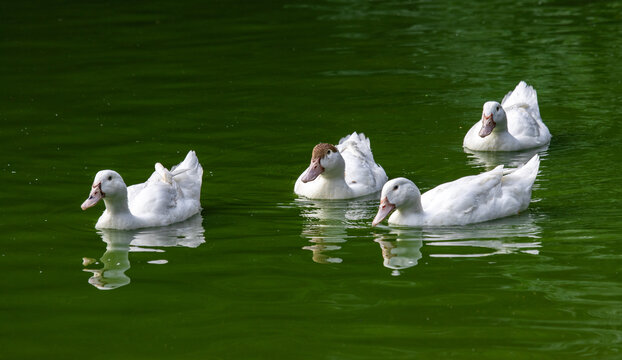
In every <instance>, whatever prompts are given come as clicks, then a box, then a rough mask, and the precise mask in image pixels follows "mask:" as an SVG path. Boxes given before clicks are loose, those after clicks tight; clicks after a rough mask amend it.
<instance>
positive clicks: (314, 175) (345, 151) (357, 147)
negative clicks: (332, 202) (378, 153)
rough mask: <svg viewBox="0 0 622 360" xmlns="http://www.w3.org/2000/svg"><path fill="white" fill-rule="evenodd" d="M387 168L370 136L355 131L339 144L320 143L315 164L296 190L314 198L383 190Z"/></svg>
mask: <svg viewBox="0 0 622 360" xmlns="http://www.w3.org/2000/svg"><path fill="white" fill-rule="evenodd" d="M387 179H388V178H387V174H386V173H385V172H384V169H383V168H382V167H381V166H380V165H378V164H376V163H375V162H374V156H373V155H372V153H371V147H370V145H369V139H368V138H366V137H365V135H364V134H357V133H356V132H353V133H352V135H349V136H346V137H344V138H343V139H341V140H339V144H338V145H337V146H333V145H331V144H325V143H323V144H317V145H316V146H315V147H314V148H313V153H312V155H311V165H309V167H308V168H307V170H305V171H304V172H303V173H302V174H300V176H299V177H298V180H296V184H295V185H294V192H295V193H296V194H298V195H301V196H305V197H307V198H310V199H350V198H355V197H359V196H364V195H367V194H371V193H374V192H377V191H380V189H382V185H384V183H385V182H387Z"/></svg>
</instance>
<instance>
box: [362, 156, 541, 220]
mask: <svg viewBox="0 0 622 360" xmlns="http://www.w3.org/2000/svg"><path fill="white" fill-rule="evenodd" d="M539 166H540V158H539V156H538V155H535V156H534V157H533V158H531V160H529V161H528V162H527V163H526V164H525V165H523V166H522V167H520V168H517V169H515V170H513V171H511V172H510V173H509V174H507V175H504V169H503V165H499V166H497V167H496V168H494V169H493V170H491V171H488V172H484V173H481V174H479V175H472V176H466V177H463V178H460V179H458V180H455V181H452V182H448V183H445V184H442V185H439V186H437V187H435V188H434V189H431V190H429V191H428V192H426V193H424V194H423V195H421V193H420V192H419V189H418V188H417V186H416V185H415V184H414V183H413V182H412V181H410V180H408V179H406V178H397V179H393V180H390V181H389V182H387V183H386V184H385V185H384V187H383V189H382V194H381V203H380V207H379V209H378V214H377V215H376V218H375V219H374V221H373V223H372V225H376V224H378V223H379V222H381V221H382V220H383V219H384V218H385V217H386V216H387V215H388V214H389V213H391V211H393V210H395V211H394V212H393V213H392V214H391V216H390V217H389V224H392V225H402V226H449V225H466V224H472V223H479V222H484V221H488V220H493V219H497V218H502V217H506V216H510V215H515V214H518V213H519V212H521V211H523V210H525V209H527V207H528V206H529V203H530V201H531V189H532V186H533V183H534V181H535V179H536V176H537V174H538V169H539ZM506 171H507V170H506Z"/></svg>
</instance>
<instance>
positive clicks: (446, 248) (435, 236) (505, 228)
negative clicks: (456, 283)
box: [375, 213, 542, 276]
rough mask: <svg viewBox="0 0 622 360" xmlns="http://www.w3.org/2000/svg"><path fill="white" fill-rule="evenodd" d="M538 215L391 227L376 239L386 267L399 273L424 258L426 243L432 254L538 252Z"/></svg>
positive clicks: (450, 255)
mask: <svg viewBox="0 0 622 360" xmlns="http://www.w3.org/2000/svg"><path fill="white" fill-rule="evenodd" d="M535 219H536V216H534V215H532V214H529V213H523V214H520V215H517V216H513V217H508V218H503V219H499V220H493V221H489V222H484V223H479V224H472V225H466V226H452V227H424V228H418V229H413V228H390V232H388V233H377V234H376V239H375V241H376V242H377V243H378V244H379V245H380V249H381V251H382V258H383V265H384V267H386V268H388V269H391V270H393V271H392V273H391V274H392V275H395V276H397V275H401V274H403V271H404V270H405V269H407V268H410V267H413V266H416V265H417V264H418V263H419V262H420V259H421V258H422V251H421V249H422V246H423V244H424V243H425V245H426V247H425V249H426V251H425V252H426V253H428V256H429V257H431V258H463V257H485V256H493V255H504V254H516V253H523V254H530V255H538V254H539V253H540V250H539V249H540V247H541V246H542V244H541V242H540V238H541V236H540V234H541V232H542V229H541V228H540V226H538V225H537V224H536V222H535ZM384 228H388V227H384ZM382 229H383V227H379V228H378V230H382Z"/></svg>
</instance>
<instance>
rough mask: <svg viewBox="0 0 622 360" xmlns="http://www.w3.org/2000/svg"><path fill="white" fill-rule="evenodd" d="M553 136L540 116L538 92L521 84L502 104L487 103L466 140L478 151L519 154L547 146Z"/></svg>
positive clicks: (523, 83) (468, 144) (464, 144)
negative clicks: (519, 152) (514, 152)
mask: <svg viewBox="0 0 622 360" xmlns="http://www.w3.org/2000/svg"><path fill="white" fill-rule="evenodd" d="M550 141H551V133H550V132H549V129H548V128H547V127H546V125H545V124H544V122H543V121H542V118H541V117H540V109H539V107H538V95H537V93H536V90H535V89H534V88H533V87H531V86H529V85H527V83H525V82H524V81H521V82H520V83H518V85H516V88H515V89H514V91H510V92H509V93H508V94H507V95H505V97H504V98H503V100H502V101H501V103H500V104H499V103H498V102H496V101H488V102H486V103H485V104H484V106H483V110H482V118H481V120H480V121H478V122H477V123H475V124H474V125H473V126H472V127H471V129H470V130H469V131H468V132H467V134H466V136H465V137H464V142H463V146H464V147H465V148H467V149H470V150H475V151H519V150H524V149H532V148H535V147H540V146H544V145H546V144H548V143H549V142H550Z"/></svg>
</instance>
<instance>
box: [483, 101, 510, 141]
mask: <svg viewBox="0 0 622 360" xmlns="http://www.w3.org/2000/svg"><path fill="white" fill-rule="evenodd" d="M481 120H482V128H481V129H480V131H479V136H480V137H486V136H488V135H490V133H492V131H493V130H494V129H495V127H497V126H499V127H503V128H506V127H507V118H506V116H505V110H503V106H501V104H499V103H498V102H496V101H488V102H486V103H485V104H484V108H483V110H482V119H481Z"/></svg>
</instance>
